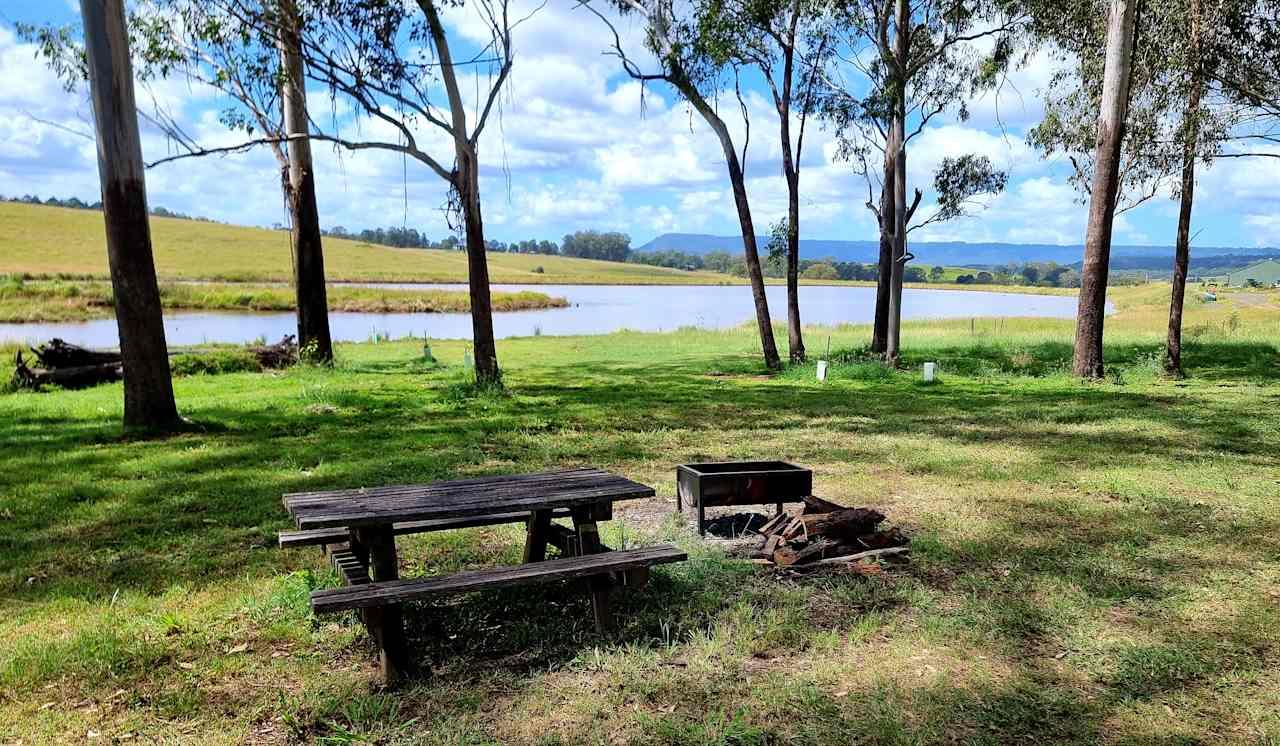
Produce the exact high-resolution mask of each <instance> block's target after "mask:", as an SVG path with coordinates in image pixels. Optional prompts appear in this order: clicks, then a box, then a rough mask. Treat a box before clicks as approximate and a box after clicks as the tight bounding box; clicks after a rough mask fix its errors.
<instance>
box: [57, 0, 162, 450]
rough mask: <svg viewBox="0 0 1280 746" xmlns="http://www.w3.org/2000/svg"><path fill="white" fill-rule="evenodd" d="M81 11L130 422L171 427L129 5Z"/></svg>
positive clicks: (91, 4)
mask: <svg viewBox="0 0 1280 746" xmlns="http://www.w3.org/2000/svg"><path fill="white" fill-rule="evenodd" d="M80 12H81V15H82V17H83V19H84V42H85V57H86V61H87V62H88V67H89V89H90V97H91V98H92V100H93V113H94V125H95V128H96V130H97V143H98V177H99V180H100V182H101V186H102V212H103V217H104V219H105V222H106V228H107V259H108V262H109V264H110V267H111V287H112V292H113V294H114V296H115V307H116V326H117V329H118V330H119V334H120V355H121V359H122V362H123V369H124V424H125V427H129V428H135V427H136V428H146V429H153V430H166V429H172V428H174V427H176V426H178V425H179V424H180V423H181V420H180V418H179V417H178V408H177V405H176V404H175V402H174V398H173V381H172V378H171V377H170V371H169V348H168V345H167V344H166V342H165V336H164V317H163V313H162V311H161V307H160V288H159V286H158V284H157V283H156V267H155V259H154V256H153V254H152V250H151V227H150V224H149V223H148V218H147V191H146V180H145V179H144V177H143V165H142V145H141V142H140V140H139V138H138V115H137V106H136V104H135V99H134V93H133V69H132V64H131V62H130V58H129V35H128V32H127V30H126V28H125V21H124V3H123V0H81V2H80Z"/></svg>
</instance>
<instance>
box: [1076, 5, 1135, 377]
mask: <svg viewBox="0 0 1280 746" xmlns="http://www.w3.org/2000/svg"><path fill="white" fill-rule="evenodd" d="M1138 1H1139V0H1111V12H1110V17H1109V20H1108V22H1107V57H1106V66H1105V67H1104V69H1103V78H1102V103H1101V107H1100V110H1099V112H1098V141H1097V148H1096V151H1095V155H1094V171H1093V184H1092V187H1091V188H1090V191H1089V225H1088V228H1087V229H1086V231H1085V238H1084V266H1083V268H1082V270H1081V272H1080V301H1079V308H1078V310H1077V311H1076V340H1075V354H1074V358H1073V361H1072V365H1071V371H1072V373H1074V374H1075V375H1077V376H1080V377H1081V378H1101V377H1102V376H1103V375H1104V373H1105V370H1104V368H1103V363H1102V326H1103V322H1104V321H1105V319H1106V311H1107V308H1106V304H1107V272H1108V267H1109V265H1110V262H1111V230H1112V225H1113V223H1114V222H1115V216H1116V197H1117V196H1118V194H1119V191H1120V149H1121V145H1122V144H1123V142H1124V125H1125V117H1126V116H1127V115H1128V109H1129V79H1130V73H1131V65H1132V61H1133V45H1134V36H1135V30H1136V27H1137V5H1138Z"/></svg>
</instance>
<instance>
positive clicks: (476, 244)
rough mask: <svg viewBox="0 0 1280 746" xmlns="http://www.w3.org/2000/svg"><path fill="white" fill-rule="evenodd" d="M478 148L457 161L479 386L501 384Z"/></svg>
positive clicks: (472, 335)
mask: <svg viewBox="0 0 1280 746" xmlns="http://www.w3.org/2000/svg"><path fill="white" fill-rule="evenodd" d="M478 160H479V159H478V157H477V155H476V151H475V148H474V147H472V148H470V149H468V150H465V151H463V152H462V153H460V155H459V158H458V175H457V180H458V182H457V190H458V202H459V203H460V204H461V205H462V217H463V222H464V223H465V226H466V234H467V283H468V287H469V289H470V291H471V337H472V342H473V344H474V345H475V358H476V383H480V384H489V385H495V384H499V383H501V382H502V371H501V370H500V369H499V368H498V347H497V344H496V343H495V342H494V340H493V302H492V299H491V297H490V293H489V259H488V256H487V255H486V254H485V245H484V221H483V220H482V217H481V213H480V164H479V162H478Z"/></svg>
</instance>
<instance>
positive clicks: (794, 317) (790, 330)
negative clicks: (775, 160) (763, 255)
mask: <svg viewBox="0 0 1280 746" xmlns="http://www.w3.org/2000/svg"><path fill="white" fill-rule="evenodd" d="M791 18H792V26H791V34H790V36H789V37H788V38H789V39H790V41H789V43H788V44H786V45H785V47H784V53H783V71H782V75H783V78H782V95H781V96H780V97H779V98H778V99H776V103H777V108H778V124H779V131H780V134H781V135H782V175H783V177H784V178H785V179H786V180H787V347H788V350H789V353H790V354H789V357H790V359H791V362H793V363H803V362H804V359H805V353H804V336H803V334H802V332H801V329H800V164H799V163H797V162H796V158H797V156H798V155H799V154H798V153H793V152H792V149H791V76H792V72H793V69H794V64H795V23H796V22H797V21H798V20H799V18H800V14H799V9H798V7H797V8H796V9H795V10H794V11H793V12H792V16H791Z"/></svg>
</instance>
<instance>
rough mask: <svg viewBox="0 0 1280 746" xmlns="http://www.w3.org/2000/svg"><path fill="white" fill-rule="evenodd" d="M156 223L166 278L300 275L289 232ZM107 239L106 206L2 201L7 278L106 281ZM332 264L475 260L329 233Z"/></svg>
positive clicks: (454, 270) (711, 276) (539, 278)
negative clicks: (293, 266)
mask: <svg viewBox="0 0 1280 746" xmlns="http://www.w3.org/2000/svg"><path fill="white" fill-rule="evenodd" d="M150 223H151V237H152V242H153V245H154V251H155V261H156V271H157V272H158V273H159V275H160V277H161V278H162V279H182V280H215V281H231V282H284V281H287V280H288V279H289V277H290V275H291V264H290V254H289V251H290V249H289V234H288V233H285V232H283V231H271V230H266V229H263V228H246V227H242V226H236V225H223V224H221V223H205V222H199V221H194V220H178V219H174V218H155V217H153V218H151V221H150ZM105 240H106V239H105V235H104V232H103V226H102V213H100V212H94V211H91V210H72V209H67V208H60V207H43V206H36V205H23V204H17V203H12V202H4V203H0V275H3V274H19V275H31V276H37V277H55V276H63V277H71V278H75V279H82V278H94V279H101V278H105V277H107V276H108V273H107V252H106V248H105V246H106V244H105ZM324 264H325V276H326V277H327V278H328V280H329V281H330V282H340V281H364V282H466V281H467V257H466V253H465V252H461V251H427V250H423V249H393V248H390V247H387V246H378V245H374V244H367V243H362V242H360V241H350V240H343V239H337V238H326V239H325V240H324ZM539 270H541V271H539ZM489 276H490V279H491V280H492V281H493V282H500V283H553V284H554V283H585V284H606V285H607V284H646V283H656V284H690V283H696V284H712V285H714V284H719V283H737V282H740V280H737V279H735V278H731V277H728V276H726V275H721V274H716V273H713V272H685V271H682V270H676V269H666V268H663V267H649V266H647V265H642V264H623V263H619V262H601V261H594V260H590V259H571V258H567V257H559V256H534V255H527V254H490V255H489Z"/></svg>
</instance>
